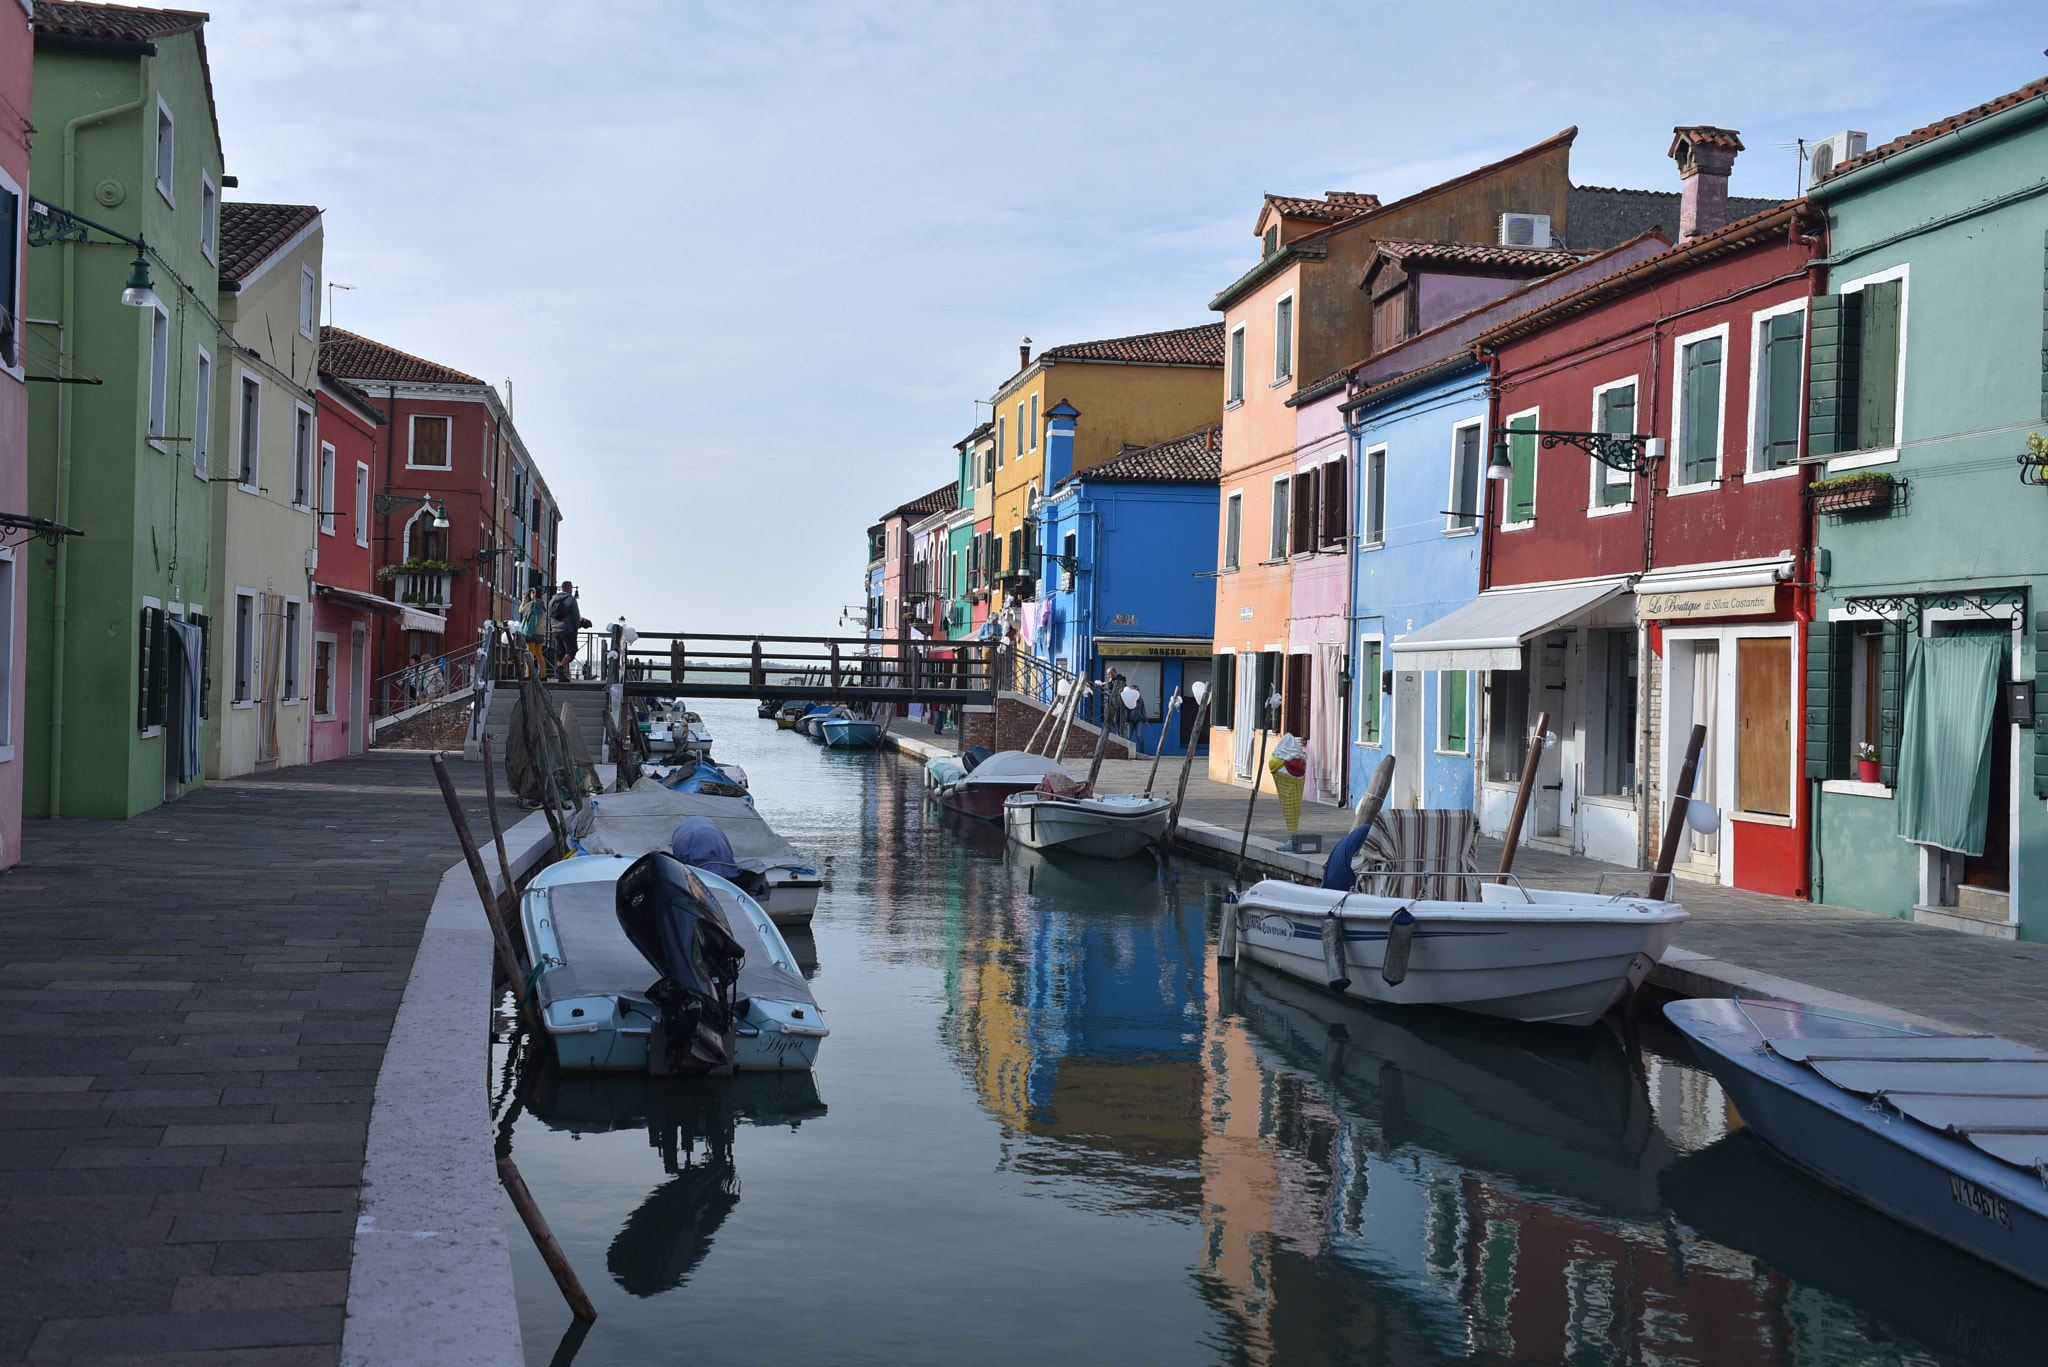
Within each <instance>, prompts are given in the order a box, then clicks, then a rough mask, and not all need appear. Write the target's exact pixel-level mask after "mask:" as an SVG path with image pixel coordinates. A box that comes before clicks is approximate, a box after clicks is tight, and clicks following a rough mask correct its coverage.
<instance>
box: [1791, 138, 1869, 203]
mask: <svg viewBox="0 0 2048 1367" xmlns="http://www.w3.org/2000/svg"><path fill="white" fill-rule="evenodd" d="M1869 150H1870V137H1869V135H1868V134H1864V133H1858V132H1855V131H1853V130H1850V131H1846V132H1841V133H1837V134H1835V135H1834V136H1833V137H1832V138H1822V139H1821V140H1820V141H1819V142H1817V143H1815V144H1814V145H1813V151H1812V152H1811V153H1810V154H1809V155H1810V156H1811V157H1812V158H1813V160H1812V161H1811V162H1810V163H1808V169H1807V173H1806V185H1807V188H1808V189H1811V188H1812V187H1814V186H1816V185H1818V184H1820V183H1821V182H1822V181H1824V180H1826V179H1827V178H1828V177H1829V176H1831V175H1833V174H1834V173H1835V168H1836V167H1837V166H1840V165H1841V164H1842V163H1843V162H1845V161H1848V160H1849V159H1850V158H1851V157H1860V156H1862V155H1863V154H1864V153H1865V152H1867V151H1869Z"/></svg>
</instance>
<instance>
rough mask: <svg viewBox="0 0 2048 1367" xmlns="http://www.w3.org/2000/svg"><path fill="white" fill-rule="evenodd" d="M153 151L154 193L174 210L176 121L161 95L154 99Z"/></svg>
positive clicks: (176, 166) (176, 162)
mask: <svg viewBox="0 0 2048 1367" xmlns="http://www.w3.org/2000/svg"><path fill="white" fill-rule="evenodd" d="M166 125H168V126H169V128H170V133H171V164H170V166H169V168H168V169H169V171H170V176H169V178H168V179H166V177H165V175H164V171H165V170H166V168H165V166H164V128H165V126H166ZM153 150H154V151H155V153H156V192H157V193H158V194H160V195H162V196H163V197H164V203H166V204H168V205H170V206H171V207H172V208H173V209H175V208H177V207H178V197H177V183H178V119H177V116H176V115H175V114H173V113H171V107H170V105H168V104H166V103H164V97H163V96H161V95H159V96H157V97H156V142H155V145H154V148H153Z"/></svg>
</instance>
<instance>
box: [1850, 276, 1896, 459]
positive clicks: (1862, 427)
mask: <svg viewBox="0 0 2048 1367" xmlns="http://www.w3.org/2000/svg"><path fill="white" fill-rule="evenodd" d="M1859 368H1860V370H1861V372H1862V374H1861V382H1860V383H1859V384H1858V385H1857V392H1856V398H1857V418H1856V445H1857V448H1858V449H1859V450H1866V451H1867V450H1871V449H1874V448H1877V447H1882V446H1890V445H1891V444H1892V443H1893V442H1894V441H1895V440H1897V433H1895V432H1894V431H1893V428H1894V426H1895V425H1896V419H1897V417H1898V411H1899V282H1898V281H1896V280H1879V281H1875V282H1873V283H1871V284H1868V285H1865V286H1864V287H1863V347H1862V355H1861V362H1860V367H1859Z"/></svg>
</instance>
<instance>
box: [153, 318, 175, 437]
mask: <svg viewBox="0 0 2048 1367" xmlns="http://www.w3.org/2000/svg"><path fill="white" fill-rule="evenodd" d="M170 393H171V315H170V314H168V313H165V312H164V311H163V310H162V309H160V308H159V309H151V310H150V311H149V435H150V437H151V439H152V440H154V441H157V442H161V441H162V440H163V439H164V437H165V435H166V434H167V433H168V431H169V429H168V428H167V427H166V426H165V425H164V424H165V423H166V422H168V421H169V417H168V413H167V409H168V405H169V403H170ZM158 449H159V450H161V449H162V448H161V447H159V448H158Z"/></svg>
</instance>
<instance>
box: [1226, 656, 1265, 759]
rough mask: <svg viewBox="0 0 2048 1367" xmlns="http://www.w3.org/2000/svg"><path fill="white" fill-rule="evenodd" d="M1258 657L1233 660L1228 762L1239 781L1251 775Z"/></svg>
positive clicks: (1256, 708)
mask: <svg viewBox="0 0 2048 1367" xmlns="http://www.w3.org/2000/svg"><path fill="white" fill-rule="evenodd" d="M1258 687H1259V657H1258V656H1256V655H1253V654H1251V653H1249V652H1247V653H1245V654H1242V655H1239V656H1238V657H1237V711H1236V715H1235V717H1234V718H1233V720H1234V722H1235V725H1234V726H1233V727H1232V729H1231V733H1230V742H1231V761H1232V763H1233V764H1234V766H1235V767H1236V770H1237V776H1238V777H1239V778H1250V777H1251V776H1252V733H1253V732H1254V731H1257V730H1258V729H1259V697H1258Z"/></svg>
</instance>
